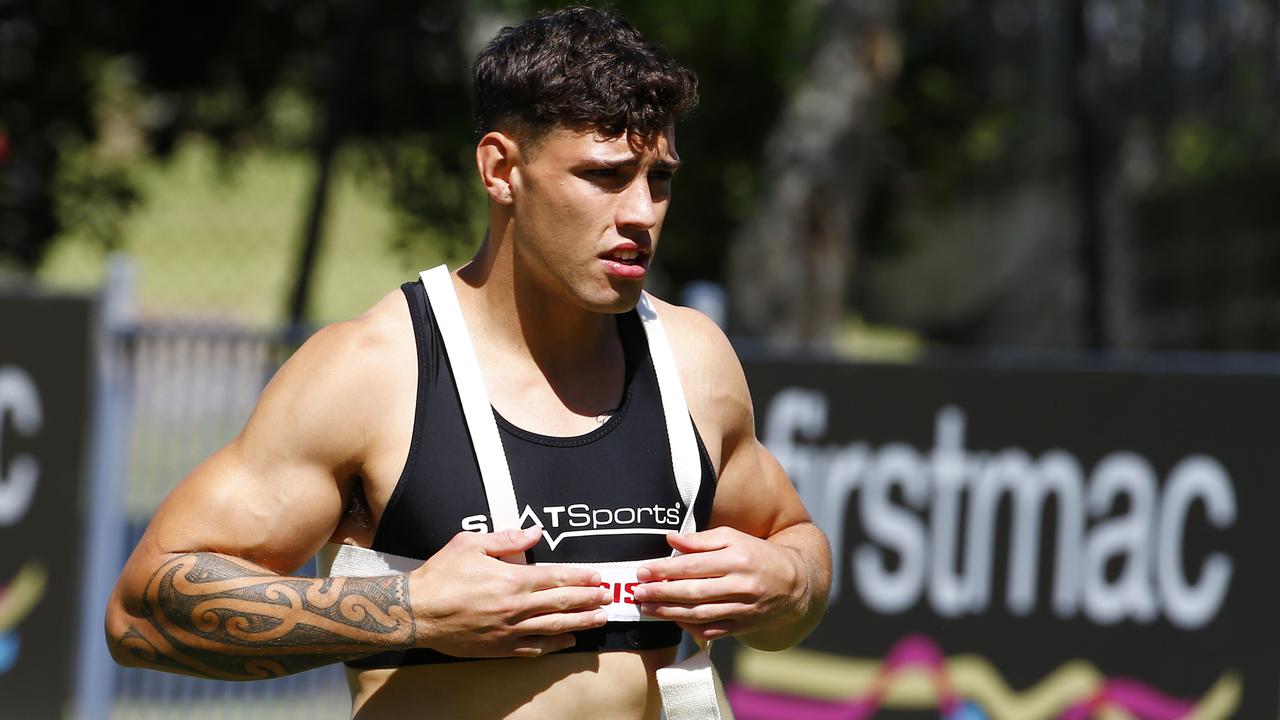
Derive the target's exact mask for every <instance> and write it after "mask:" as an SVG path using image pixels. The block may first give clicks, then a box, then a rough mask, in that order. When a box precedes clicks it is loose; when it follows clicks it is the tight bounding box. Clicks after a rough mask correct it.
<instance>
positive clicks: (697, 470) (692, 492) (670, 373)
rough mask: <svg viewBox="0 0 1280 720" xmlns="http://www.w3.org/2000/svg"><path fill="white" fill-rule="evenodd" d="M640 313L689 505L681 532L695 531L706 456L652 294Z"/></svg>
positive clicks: (643, 297) (644, 296)
mask: <svg viewBox="0 0 1280 720" xmlns="http://www.w3.org/2000/svg"><path fill="white" fill-rule="evenodd" d="M636 313H637V314H638V315H639V316H640V320H641V322H642V324H643V326H644V331H645V335H646V336H647V337H648V339H649V357H650V358H651V359H652V360H653V371H654V374H655V375H657V376H658V395H659V396H660V398H661V400H662V414H663V416H664V418H665V420H666V426H667V440H668V443H669V444H670V445H671V465H672V469H673V470H674V471H675V475H676V487H678V488H679V489H680V499H681V500H682V501H683V502H684V505H685V515H684V522H682V523H681V525H680V532H682V533H691V532H695V531H697V529H698V526H697V520H696V519H695V518H694V515H693V505H694V503H695V502H697V500H698V487H699V486H700V485H701V484H702V458H701V457H700V456H699V454H698V441H697V439H696V438H695V437H694V434H693V419H692V418H691V417H690V416H689V405H688V404H687V403H686V402H685V399H684V389H683V388H682V387H681V384H680V371H679V370H678V369H677V368H676V358H675V355H674V354H673V353H672V352H671V341H670V340H668V339H667V333H666V331H665V330H664V329H663V328H662V321H661V320H660V319H659V318H658V312H657V310H656V309H655V308H654V307H653V302H652V301H651V300H650V299H649V293H643V294H641V296H640V302H639V303H637V305H636ZM672 554H673V555H675V554H678V553H674V552H673V553H672Z"/></svg>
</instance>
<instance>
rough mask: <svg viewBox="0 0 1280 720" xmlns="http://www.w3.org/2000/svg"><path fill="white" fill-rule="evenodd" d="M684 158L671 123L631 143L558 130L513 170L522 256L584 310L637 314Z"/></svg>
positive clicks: (518, 245) (517, 245)
mask: <svg viewBox="0 0 1280 720" xmlns="http://www.w3.org/2000/svg"><path fill="white" fill-rule="evenodd" d="M679 162H680V161H679V156H678V155H677V154H676V149H675V135H674V132H673V131H672V130H671V129H668V130H667V131H666V132H664V133H663V134H662V135H659V136H658V137H656V138H654V139H653V140H652V141H650V142H648V143H645V144H644V145H643V146H641V147H633V146H632V145H631V144H629V143H628V142H627V138H626V136H625V135H624V136H621V137H613V138H605V137H602V136H600V135H598V134H595V133H592V132H586V133H583V132H575V131H572V130H568V129H564V128H559V127H557V128H553V129H552V130H550V131H549V132H548V133H547V134H546V135H545V136H544V137H543V138H542V139H541V140H540V141H539V142H538V143H537V145H536V147H535V149H534V151H533V153H532V158H527V159H526V160H525V161H524V162H522V163H520V164H519V165H518V166H517V167H516V168H513V170H512V178H511V182H512V191H513V197H514V199H515V202H514V217H515V222H514V236H515V252H516V254H517V256H518V259H519V260H520V261H521V263H522V264H524V265H526V266H527V267H529V268H530V269H531V270H533V272H535V273H536V274H537V276H538V277H539V279H540V280H541V281H543V282H548V283H550V287H552V288H556V287H557V286H558V289H559V290H560V291H563V292H565V293H566V294H567V296H568V299H569V300H570V301H571V302H574V303H575V304H577V305H579V306H580V307H582V308H583V309H587V310H591V311H594V312H614V313H616V312H623V311H626V310H629V309H630V308H632V307H633V306H634V305H635V304H636V301H637V300H638V299H639V297H640V290H641V288H642V286H643V284H644V277H645V274H646V272H647V270H648V267H649V263H650V261H651V260H652V259H653V252H654V250H655V248H656V247H657V243H658V234H659V232H660V231H661V230H662V221H663V219H664V218H665V217H666V214H667V204H668V203H669V202H670V199H671V177H672V175H673V174H674V172H675V170H676V167H677V166H678V165H679Z"/></svg>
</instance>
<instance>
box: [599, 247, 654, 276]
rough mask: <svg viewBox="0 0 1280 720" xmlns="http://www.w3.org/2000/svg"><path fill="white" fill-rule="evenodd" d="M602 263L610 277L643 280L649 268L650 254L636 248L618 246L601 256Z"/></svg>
mask: <svg viewBox="0 0 1280 720" xmlns="http://www.w3.org/2000/svg"><path fill="white" fill-rule="evenodd" d="M600 262H601V263H602V264H603V265H604V268H605V271H606V272H607V273H609V274H610V275H616V276H618V277H622V278H628V279H635V278H642V277H644V275H645V272H646V270H647V269H648V267H649V253H648V252H646V251H645V250H642V249H640V248H639V247H636V246H630V247H628V246H618V247H615V248H613V249H612V250H610V251H609V252H607V253H605V254H603V255H601V256H600Z"/></svg>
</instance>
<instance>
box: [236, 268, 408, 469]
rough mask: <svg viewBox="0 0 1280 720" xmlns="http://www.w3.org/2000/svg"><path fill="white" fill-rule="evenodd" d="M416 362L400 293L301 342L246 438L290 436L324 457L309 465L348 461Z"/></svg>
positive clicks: (360, 448) (261, 403)
mask: <svg viewBox="0 0 1280 720" xmlns="http://www.w3.org/2000/svg"><path fill="white" fill-rule="evenodd" d="M415 358H416V353H415V346H414V338H413V327H412V324H411V323H410V321H409V311H408V306H407V304H406V303H405V300H404V297H403V295H402V294H401V293H400V291H399V290H397V291H395V292H393V293H389V294H388V295H386V296H385V297H383V298H382V299H381V300H379V301H378V302H377V303H376V304H375V305H374V306H373V307H371V308H370V309H369V310H367V311H366V312H365V313H363V314H362V315H360V316H359V317H357V318H354V319H352V320H346V321H342V322H337V323H333V324H331V325H327V326H325V327H323V328H321V329H320V330H319V331H317V332H316V333H315V334H314V335H312V336H311V337H310V338H309V339H308V340H307V341H306V342H305V343H303V344H302V346H301V347H300V348H298V350H297V351H296V352H295V353H294V354H293V356H292V357H290V358H289V360H288V361H287V362H286V363H285V364H284V365H283V366H282V367H281V368H280V370H279V372H277V373H276V376H275V377H274V378H272V380H271V382H270V383H269V384H268V386H267V388H266V390H265V391H264V392H263V395H262V398H261V399H260V400H259V404H258V407H257V409H256V410H255V411H254V414H253V417H252V418H251V419H250V421H249V425H248V426H247V427H246V429H245V433H244V436H243V439H245V440H248V441H252V440H254V439H255V438H257V437H258V436H263V437H262V439H264V440H266V441H268V442H276V441H277V440H279V438H278V437H277V436H278V435H279V434H280V433H281V432H282V431H283V432H288V433H289V434H290V435H291V436H292V438H293V440H294V442H293V443H289V444H298V445H300V447H299V448H298V449H299V450H301V451H320V452H321V453H322V454H323V455H325V456H327V457H322V458H314V459H318V460H328V461H330V462H335V461H339V460H343V461H348V462H349V461H350V460H351V459H352V457H353V456H356V455H359V454H361V453H362V451H363V450H365V449H367V448H366V443H365V441H367V440H369V439H370V438H371V437H372V436H376V434H377V427H376V426H377V424H378V422H380V420H381V418H382V417H383V416H384V415H385V408H386V407H387V403H389V402H393V401H394V400H395V398H396V397H397V396H398V395H399V394H400V393H402V392H403V391H404V387H403V384H404V382H405V379H406V378H408V379H409V381H410V382H412V381H413V379H414V378H415V375H414V373H413V369H414V367H415ZM406 370H408V373H407V374H406ZM338 456H342V457H338Z"/></svg>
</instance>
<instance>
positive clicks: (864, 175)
mask: <svg viewBox="0 0 1280 720" xmlns="http://www.w3.org/2000/svg"><path fill="white" fill-rule="evenodd" d="M894 6H895V4H894V3H889V2H861V1H860V0H832V1H831V2H830V3H829V4H828V6H827V9H826V16H825V18H824V22H823V23H822V26H823V32H822V36H821V38H820V39H819V41H818V44H817V47H816V49H815V50H814V53H813V56H812V59H811V60H810V62H809V66H808V68H807V69H806V71H805V73H804V76H803V79H802V80H801V82H800V86H799V87H798V88H797V89H796V91H795V92H794V93H793V95H792V96H791V98H790V99H789V100H788V102H787V105H786V107H785V109H784V111H783V114H782V118H781V119H780V120H779V122H778V124H777V125H776V126H775V127H774V129H773V131H772V132H771V133H770V136H769V139H768V142H767V144H766V146H765V159H764V176H765V177H766V178H768V183H767V185H766V186H765V189H764V192H763V195H762V196H761V197H760V199H759V204H758V206H757V209H756V211H755V213H754V215H753V217H752V218H751V219H750V220H748V221H747V223H746V224H745V225H744V226H743V227H742V229H741V231H740V233H739V235H738V238H737V242H736V244H735V246H734V247H733V248H732V250H731V255H730V265H729V288H730V297H731V298H732V300H733V302H732V309H733V327H734V329H735V330H736V331H738V332H742V333H745V334H749V335H755V336H763V337H767V338H769V339H770V340H773V341H778V342H783V343H789V344H795V343H804V344H817V345H821V344H825V343H827V342H829V341H830V339H831V338H832V336H833V335H834V333H835V330H836V328H837V325H838V323H839V322H840V320H841V318H842V317H843V316H844V313H845V298H846V295H847V284H848V281H849V277H850V272H851V264H852V262H853V257H852V249H853V247H854V234H855V230H856V229H857V228H858V226H859V223H860V220H861V216H862V212H863V209H864V202H865V198H866V192H867V187H868V184H869V180H870V177H871V173H872V169H873V167H874V163H875V147H876V143H875V138H876V137H877V136H878V134H879V133H878V128H879V125H878V120H879V110H880V105H881V103H882V101H883V98H884V93H885V88H886V87H887V84H888V83H889V81H891V80H892V78H893V76H894V75H895V74H896V71H897V64H898V52H897V48H896V40H895V38H894V35H893V31H892V27H893V22H894V17H893V11H894Z"/></svg>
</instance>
